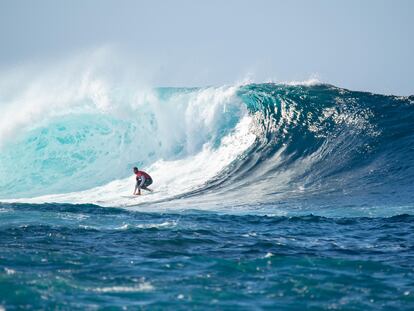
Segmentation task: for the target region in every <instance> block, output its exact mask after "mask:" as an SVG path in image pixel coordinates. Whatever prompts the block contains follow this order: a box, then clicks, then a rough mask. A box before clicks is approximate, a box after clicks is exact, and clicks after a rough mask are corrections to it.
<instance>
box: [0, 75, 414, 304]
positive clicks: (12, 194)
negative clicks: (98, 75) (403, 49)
mask: <svg viewBox="0 0 414 311" xmlns="http://www.w3.org/2000/svg"><path fill="white" fill-rule="evenodd" d="M0 82H1V81H0ZM3 82H4V81H3ZM3 82H2V83H3ZM2 85H3V86H4V90H5V91H4V92H3V93H2V94H1V96H0V107H1V115H0V202H1V203H0V236H1V239H0V241H1V242H0V309H1V308H5V309H9V308H10V309H13V307H17V308H29V309H45V308H46V309H49V308H52V309H53V308H63V309H91V310H92V309H97V308H101V307H104V308H105V307H107V308H124V309H125V308H126V309H128V308H132V309H134V308H144V309H145V308H150V309H151V308H155V309H156V308H161V309H174V310H177V309H188V308H195V307H200V306H201V307H203V308H204V309H209V308H211V309H229V310H230V309H232V308H238V309H255V308H256V309H273V308H275V307H276V308H283V309H292V310H297V309H303V308H310V309H315V310H316V309H345V310H354V309H361V308H365V309H369V310H379V309H394V308H398V309H400V310H410V309H412V307H413V306H414V292H413V286H414V279H413V269H414V265H413V260H412V259H413V258H414V245H413V241H414V240H413V234H414V233H413V232H414V231H413V229H414V228H413V223H414V222H413V208H414V191H413V190H414V189H413V182H414V122H413V120H414V97H413V96H408V97H403V96H393V95H380V94H372V93H369V92H357V91H351V90H347V89H344V88H340V87H336V86H333V85H330V84H325V83H320V82H317V81H312V82H304V83H241V84H234V85H223V86H209V87H188V88H183V87H181V88H175V87H157V88H152V87H141V86H140V87H138V86H137V87H133V86H132V85H127V86H126V85H124V86H123V85H122V84H116V85H111V84H108V83H106V82H105V81H102V80H99V79H92V78H91V77H90V76H89V75H88V74H86V75H83V76H80V77H79V79H77V80H76V81H73V80H70V82H69V81H68V83H67V84H65V83H61V84H60V86H59V87H54V86H53V85H51V87H50V88H48V87H47V86H48V85H46V84H45V83H41V82H38V83H31V84H30V85H29V86H27V87H26V88H24V89H23V90H19V91H18V92H16V89H18V86H16V85H8V86H7V87H5V84H4V83H3V84H2ZM134 166H138V167H139V168H140V169H143V170H145V171H147V172H148V173H150V174H151V176H152V177H153V180H154V184H153V185H152V188H153V189H154V190H155V191H154V193H153V194H149V193H145V194H144V195H142V196H139V197H131V194H132V192H133V189H134V185H135V180H134V176H133V174H132V167H134ZM62 306H63V307H62Z"/></svg>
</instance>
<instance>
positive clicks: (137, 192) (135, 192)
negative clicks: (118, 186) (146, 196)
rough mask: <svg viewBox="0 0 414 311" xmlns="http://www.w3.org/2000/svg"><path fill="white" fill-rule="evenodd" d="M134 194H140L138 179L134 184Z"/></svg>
mask: <svg viewBox="0 0 414 311" xmlns="http://www.w3.org/2000/svg"><path fill="white" fill-rule="evenodd" d="M134 194H138V195H140V194H141V186H140V182H139V180H137V183H136V184H135V189H134Z"/></svg>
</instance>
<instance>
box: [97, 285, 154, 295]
mask: <svg viewBox="0 0 414 311" xmlns="http://www.w3.org/2000/svg"><path fill="white" fill-rule="evenodd" d="M154 289H155V288H154V286H153V285H152V284H151V283H149V282H142V283H140V284H138V285H134V286H108V287H97V288H94V289H92V290H93V291H94V292H97V293H137V292H150V291H153V290H154Z"/></svg>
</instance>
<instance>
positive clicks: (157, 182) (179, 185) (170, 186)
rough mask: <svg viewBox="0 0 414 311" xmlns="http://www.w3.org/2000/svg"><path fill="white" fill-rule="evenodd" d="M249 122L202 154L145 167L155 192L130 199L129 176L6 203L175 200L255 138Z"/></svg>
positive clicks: (108, 203) (132, 182) (114, 203)
mask: <svg viewBox="0 0 414 311" xmlns="http://www.w3.org/2000/svg"><path fill="white" fill-rule="evenodd" d="M207 117H208V116H207ZM251 122H252V119H251V118H250V117H249V116H247V115H246V116H245V117H243V118H242V119H241V120H240V122H239V123H238V124H237V126H236V127H235V130H234V131H233V132H232V133H230V134H229V135H227V136H226V137H224V138H223V139H222V140H221V144H220V146H219V147H218V148H214V147H213V146H211V145H210V144H205V145H204V146H203V148H202V149H201V151H200V152H199V153H197V154H195V155H193V156H189V157H186V158H184V159H180V160H173V161H166V160H159V161H157V162H155V163H154V164H153V165H151V166H150V167H149V168H148V172H150V173H151V175H152V177H153V179H154V184H153V186H152V187H151V188H153V189H154V190H155V191H154V193H148V192H143V195H142V196H137V197H131V193H132V191H133V189H134V185H135V178H134V176H131V177H128V178H126V179H121V180H115V181H112V182H110V183H108V184H106V185H104V186H100V187H95V188H92V189H89V190H85V191H80V192H72V193H65V194H56V195H46V196H39V197H34V198H25V199H13V200H7V201H13V202H26V203H44V202H55V203H75V204H76V203H79V204H81V203H94V204H99V205H101V206H121V207H127V206H134V205H138V204H140V203H148V202H154V201H159V200H162V199H166V198H170V197H174V196H176V195H179V194H182V193H185V192H188V191H191V190H194V189H197V188H198V187H200V186H202V185H203V184H204V183H205V182H207V181H208V180H210V179H211V178H213V177H214V176H216V175H217V174H218V173H219V172H221V171H222V170H223V168H225V167H226V166H228V165H229V164H230V163H231V162H232V161H233V160H235V159H236V158H237V157H238V156H240V155H241V154H242V153H243V151H245V150H246V149H247V148H248V147H249V146H251V145H252V144H253V142H254V141H255V139H256V136H255V135H253V134H251V131H250V127H251V126H252V124H251Z"/></svg>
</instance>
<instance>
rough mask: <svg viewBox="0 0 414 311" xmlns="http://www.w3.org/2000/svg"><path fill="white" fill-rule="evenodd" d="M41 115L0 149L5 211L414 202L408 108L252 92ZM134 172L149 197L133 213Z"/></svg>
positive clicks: (283, 88)
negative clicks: (139, 172)
mask: <svg viewBox="0 0 414 311" xmlns="http://www.w3.org/2000/svg"><path fill="white" fill-rule="evenodd" d="M120 94H122V96H121V95H120ZM48 111H49V112H48V113H47V115H46V116H42V118H38V119H37V120H35V121H32V122H31V124H30V126H24V127H22V129H21V130H20V131H19V132H18V134H17V135H16V136H15V138H14V139H13V141H10V139H9V140H7V141H6V142H5V143H3V145H2V146H1V151H0V163H1V166H0V198H2V199H3V200H12V201H13V200H14V201H21V202H69V203H96V204H100V205H105V206H125V205H136V204H140V203H143V202H154V203H155V202H157V203H158V204H159V205H160V206H163V207H165V206H168V205H173V206H177V205H180V206H189V207H190V208H203V207H206V208H208V209H211V208H213V209H216V208H220V207H222V208H229V207H230V206H231V207H235V206H237V207H241V210H247V209H251V208H252V206H254V209H255V210H260V209H261V208H263V209H265V210H266V211H267V212H268V211H269V209H270V210H272V211H276V210H280V209H281V208H283V207H285V206H286V205H288V206H289V210H294V209H296V208H301V207H303V206H304V205H307V206H318V207H319V208H321V207H322V208H326V210H332V209H328V207H332V206H336V207H337V206H342V207H344V208H351V209H352V208H356V209H357V210H359V211H361V210H362V209H364V208H367V207H368V208H369V207H372V206H392V207H394V208H400V209H401V208H403V207H405V208H407V209H410V208H411V206H412V202H413V199H414V195H413V187H412V184H413V182H414V122H413V120H414V98H413V97H396V96H385V95H377V94H371V93H365V92H353V91H349V90H345V89H341V88H337V87H334V86H331V85H325V84H314V85H285V84H283V85H281V84H249V85H243V86H233V87H210V88H186V89H184V88H160V89H155V90H152V91H151V92H147V93H145V94H144V95H142V94H141V95H140V96H138V97H137V96H136V94H135V95H133V93H131V92H127V91H125V92H120V91H119V90H118V91H117V92H113V93H111V94H110V96H109V99H107V101H106V104H105V105H102V104H97V103H96V102H94V101H93V100H91V98H81V99H77V102H76V105H73V103H68V104H67V105H65V106H62V105H60V106H59V107H58V109H57V110H56V111H53V109H50V110H48ZM50 111H52V112H50ZM133 165H138V166H139V167H143V168H145V169H146V170H148V171H149V172H150V173H151V174H152V175H154V180H155V184H154V188H155V189H156V190H157V191H156V193H155V194H153V195H151V196H143V197H142V198H137V199H136V200H134V201H133V202H131V199H127V198H122V196H123V195H128V194H130V192H131V191H132V188H133V178H132V177H130V170H131V167H132V166H133ZM128 176H129V177H128ZM17 199H18V200H17ZM178 199H179V201H177V200H178ZM177 202H179V204H177ZM171 203H172V204H171ZM246 206H249V208H247V207H246ZM403 211H407V210H403Z"/></svg>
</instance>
